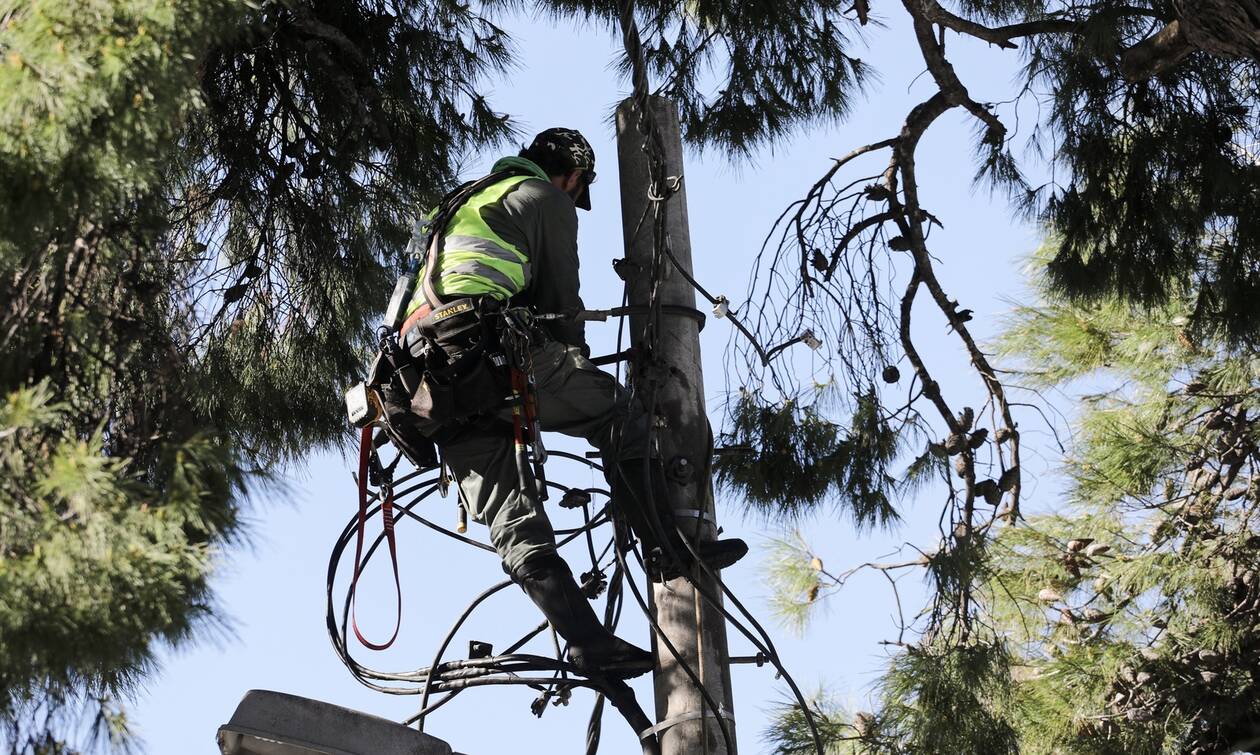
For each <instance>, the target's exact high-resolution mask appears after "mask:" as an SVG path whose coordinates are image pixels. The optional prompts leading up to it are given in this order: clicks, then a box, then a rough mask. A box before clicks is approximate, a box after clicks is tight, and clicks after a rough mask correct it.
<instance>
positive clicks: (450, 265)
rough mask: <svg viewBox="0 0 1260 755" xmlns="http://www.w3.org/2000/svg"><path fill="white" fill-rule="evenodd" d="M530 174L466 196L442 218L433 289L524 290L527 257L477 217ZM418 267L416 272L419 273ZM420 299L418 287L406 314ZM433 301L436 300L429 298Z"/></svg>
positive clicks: (496, 293)
mask: <svg viewBox="0 0 1260 755" xmlns="http://www.w3.org/2000/svg"><path fill="white" fill-rule="evenodd" d="M533 177H534V176H512V177H511V178H505V179H503V180H502V181H499V182H498V183H495V184H492V185H490V186H488V187H486V188H485V189H482V190H481V191H479V192H477V193H476V194H474V195H472V196H471V197H469V198H468V201H466V202H464V204H463V205H461V206H460V208H459V209H458V210H456V211H455V215H454V217H452V218H451V221H450V222H449V223H447V225H446V229H445V233H444V234H443V243H442V251H441V253H440V254H439V255H438V260H437V265H438V279H437V285H436V286H435V288H436V289H437V293H438V295H440V296H443V297H459V296H483V295H489V296H492V297H494V298H495V299H499V300H507V299H510V298H511V297H513V296H515V295H516V294H519V293H520V292H521V291H524V290H525V287H526V286H528V285H529V281H530V266H529V257H527V256H526V255H525V254H524V253H523V252H522V251H521V250H519V249H517V248H516V247H515V246H514V245H512V244H510V243H508V242H507V241H505V240H504V239H503V237H501V236H499V234H497V233H495V232H494V231H493V230H492V229H491V228H490V226H489V225H487V224H486V221H485V220H483V219H482V217H481V211H482V210H483V209H485V208H486V207H487V206H489V205H492V204H495V203H496V202H498V201H499V200H501V199H503V196H504V195H505V194H507V193H508V191H510V190H511V189H512V188H513V187H515V186H516V185H517V184H519V183H520V182H521V181H525V180H527V179H529V178H533ZM424 274H425V272H424V270H423V268H422V269H421V270H420V272H419V273H418V275H424ZM424 303H425V298H424V292H423V287H422V286H416V291H415V294H413V295H412V298H411V302H410V303H409V304H408V306H407V314H411V313H412V312H414V311H415V310H416V309H417V308H419V307H420V306H421V305H422V304H424ZM430 304H432V305H433V306H436V305H437V302H430Z"/></svg>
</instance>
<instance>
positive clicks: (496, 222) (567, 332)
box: [482, 157, 589, 354]
mask: <svg viewBox="0 0 1260 755" xmlns="http://www.w3.org/2000/svg"><path fill="white" fill-rule="evenodd" d="M509 167H520V168H524V169H526V170H528V171H529V172H530V173H532V174H534V175H542V174H543V172H542V170H541V169H539V168H538V166H537V165H535V164H534V163H533V162H531V161H529V160H526V159H525V158H523V157H505V158H503V159H502V160H499V161H498V162H497V163H495V164H494V170H496V171H498V170H503V169H505V168H509ZM482 219H483V220H485V221H486V225H488V226H490V229H491V230H493V231H494V232H495V233H497V234H499V236H501V237H502V238H503V240H504V241H507V242H508V243H510V244H512V245H514V246H515V247H516V248H517V249H519V250H521V251H522V252H523V253H524V254H525V255H526V256H527V257H529V265H530V283H529V286H528V287H527V288H526V289H525V291H523V292H522V293H520V294H517V295H516V296H515V297H513V299H512V302H513V303H514V304H520V305H525V306H530V307H532V308H533V309H534V311H535V312H539V313H552V312H569V313H572V312H575V311H577V310H581V309H584V307H583V304H582V297H581V296H580V295H579V293H578V289H579V287H580V281H579V276H578V270H579V267H580V264H579V262H578V249H577V230H578V219H577V208H576V207H575V206H574V205H573V200H572V199H571V198H570V197H569V195H568V194H565V193H564V192H563V191H561V190H560V189H559V188H557V187H556V186H555V185H554V184H552V183H551V182H550V181H545V180H543V179H541V178H530V179H527V180H525V181H522V182H520V183H519V184H517V185H516V186H515V187H513V188H512V189H511V190H510V191H509V192H508V193H507V194H505V195H504V196H503V199H502V200H501V201H500V202H498V203H497V204H495V205H491V206H489V207H486V208H485V209H484V210H482ZM543 330H544V331H546V332H547V334H548V335H550V336H551V337H552V338H554V339H555V340H557V341H560V342H561V343H566V344H569V345H571V346H578V347H580V348H581V349H582V353H583V354H589V348H588V347H587V345H586V331H585V326H584V325H583V324H582V323H578V322H573V321H571V320H550V321H546V322H544V323H543Z"/></svg>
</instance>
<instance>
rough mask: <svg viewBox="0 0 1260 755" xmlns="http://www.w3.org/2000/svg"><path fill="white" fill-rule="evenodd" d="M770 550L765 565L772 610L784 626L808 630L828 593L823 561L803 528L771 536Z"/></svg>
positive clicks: (796, 630) (797, 632)
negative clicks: (816, 608)
mask: <svg viewBox="0 0 1260 755" xmlns="http://www.w3.org/2000/svg"><path fill="white" fill-rule="evenodd" d="M768 550H769V553H768V554H767V557H766V561H765V564H764V568H765V578H766V586H767V587H768V588H769V591H770V594H769V600H770V610H771V611H773V612H774V615H775V616H776V617H777V618H778V619H779V621H780V622H781V623H782V624H783V625H784V626H786V627H787V628H789V629H791V630H792V631H794V632H795V633H796V634H798V635H801V634H804V632H805V629H806V627H807V626H808V624H809V619H810V615H811V613H812V611H813V608H814V607H815V606H818V605H821V603H820V602H819V601H820V600H821V599H822V598H825V597H826V594H825V593H824V592H823V588H824V577H823V574H822V573H821V572H822V566H823V564H822V561H821V560H820V559H818V560H816V557H815V556H814V553H813V550H812V549H811V548H810V547H809V543H807V542H805V539H804V538H803V537H801V534H800V533H799V532H796V533H793V535H792V537H790V538H788V537H781V538H774V539H772V540H770V542H769V549H768Z"/></svg>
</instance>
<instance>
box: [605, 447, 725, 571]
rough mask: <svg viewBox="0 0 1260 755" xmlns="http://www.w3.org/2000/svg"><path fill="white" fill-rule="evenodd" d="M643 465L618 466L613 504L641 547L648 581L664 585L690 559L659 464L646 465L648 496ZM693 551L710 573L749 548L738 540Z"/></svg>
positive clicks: (711, 542) (640, 462) (703, 545)
mask: <svg viewBox="0 0 1260 755" xmlns="http://www.w3.org/2000/svg"><path fill="white" fill-rule="evenodd" d="M643 463H644V461H643V459H627V460H624V461H622V462H620V463H619V464H618V465H617V471H616V474H614V478H615V479H614V480H612V481H611V482H610V485H611V487H612V494H613V495H612V498H613V504H614V505H615V506H616V509H617V511H618V512H620V513H621V515H622V517H623V518H624V519H625V520H626V523H627V524H629V525H630V530H631V531H632V532H634V536H635V537H637V538H638V539H639V542H640V543H641V544H642V546H643V557H644V561H645V566H646V567H647V571H648V576H649V578H651V579H652V580H653V581H654V582H661V581H667V580H671V579H674V578H675V577H680V576H682V575H683V573H684V572H685V571H686V570H687V569H688V568H689V567H691V566H692V565H693V563H694V562H693V557H692V555H691V551H690V550H688V548H687V546H686V544H684V543H683V541H682V537H681V536H680V535H679V534H678V527H677V526H676V525H675V523H674V514H673V511H672V510H671V509H670V508H669V503H668V502H669V493H668V491H666V490H665V472H664V469H663V467H662V465H661V462H660V460H659V459H652V460H650V461H649V462H648V464H649V465H650V467H651V478H652V493H651V494H649V493H647V492H646V490H645V482H646V481H645V480H644V479H643V476H644V475H643ZM658 533H659V534H658ZM662 536H663V539H662ZM693 547H694V548H695V550H696V552H697V553H698V554H699V556H700V560H701V561H703V562H704V563H705V565H706V566H708V567H709V569H711V570H713V571H719V570H721V569H725V568H726V567H728V566H730V565H732V564H734V563H735V562H736V561H739V560H740V559H741V558H743V557H744V556H745V555H746V554H747V553H748V544H747V543H745V542H744V541H743V540H740V539H739V538H729V539H726V540H709V541H704V542H699V543H695V544H694V545H693Z"/></svg>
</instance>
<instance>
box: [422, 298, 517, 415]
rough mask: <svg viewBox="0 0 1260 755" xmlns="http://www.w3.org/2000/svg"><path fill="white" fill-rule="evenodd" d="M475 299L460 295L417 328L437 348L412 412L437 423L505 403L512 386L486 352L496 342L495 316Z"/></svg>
mask: <svg viewBox="0 0 1260 755" xmlns="http://www.w3.org/2000/svg"><path fill="white" fill-rule="evenodd" d="M483 309H484V308H483V307H482V306H481V305H480V304H479V303H478V302H477V301H475V300H472V299H459V300H456V301H454V302H451V303H450V304H448V305H446V306H444V307H442V308H440V309H438V310H435V311H434V312H433V314H431V315H429V316H428V317H426V318H425V319H424V320H421V321H420V324H419V325H418V326H417V329H418V330H419V331H420V333H421V334H422V335H423V336H424V337H425V339H427V340H428V341H429V342H430V343H432V344H434V345H435V346H436V347H437V348H436V349H435V350H434V354H433V356H431V357H430V359H431V360H432V361H438V360H440V359H441V355H445V356H446V361H447V364H446V365H444V366H438V365H435V364H432V363H430V365H429V369H427V370H425V372H424V374H423V375H422V376H421V378H420V385H419V387H418V388H417V389H416V391H415V393H414V394H413V395H412V397H411V411H413V412H415V414H416V415H418V416H419V417H421V418H423V419H425V420H427V421H429V422H433V423H436V424H439V425H448V424H451V423H454V422H460V421H462V420H466V419H468V418H470V417H474V416H477V415H479V414H484V413H486V412H489V411H493V410H494V409H497V408H498V407H500V406H502V404H503V399H504V397H505V396H506V395H507V392H508V386H507V381H506V379H505V377H504V376H503V374H502V372H503V371H502V370H501V369H500V368H498V367H495V366H494V365H493V364H492V363H491V361H490V355H489V354H488V353H487V351H486V346H487V344H494V340H493V336H494V326H493V315H491V314H490V313H487V312H484V311H483Z"/></svg>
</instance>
